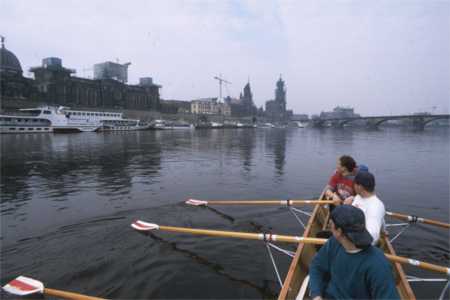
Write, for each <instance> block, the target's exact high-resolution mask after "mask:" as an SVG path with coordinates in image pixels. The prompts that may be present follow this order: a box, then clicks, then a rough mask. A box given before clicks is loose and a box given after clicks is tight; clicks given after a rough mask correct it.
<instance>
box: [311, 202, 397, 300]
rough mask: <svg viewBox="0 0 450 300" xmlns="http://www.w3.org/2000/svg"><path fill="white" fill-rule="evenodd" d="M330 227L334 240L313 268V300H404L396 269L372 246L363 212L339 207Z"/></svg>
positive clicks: (323, 251) (313, 262)
mask: <svg viewBox="0 0 450 300" xmlns="http://www.w3.org/2000/svg"><path fill="white" fill-rule="evenodd" d="M330 225H331V232H332V234H333V236H332V237H331V238H329V239H328V241H327V242H326V243H325V245H324V246H323V247H322V248H321V249H320V250H319V252H317V254H316V256H315V257H314V259H313V260H312V262H311V265H310V267H309V276H310V294H311V298H313V299H314V300H319V299H323V298H327V299H328V298H330V299H400V297H399V294H398V292H397V290H396V287H395V281H394V277H393V275H392V266H391V264H390V263H389V261H388V260H387V259H386V257H385V256H384V253H383V252H382V251H381V250H380V249H378V248H377V247H374V246H372V241H373V238H372V236H371V235H370V233H369V232H368V231H367V230H366V226H365V217H364V213H363V211H362V210H361V209H359V208H357V207H354V206H352V205H340V206H337V207H336V208H335V209H334V210H333V212H332V213H331V219H330Z"/></svg>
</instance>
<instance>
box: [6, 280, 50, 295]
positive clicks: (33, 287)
mask: <svg viewBox="0 0 450 300" xmlns="http://www.w3.org/2000/svg"><path fill="white" fill-rule="evenodd" d="M3 290H5V291H6V292H8V293H10V294H14V295H19V296H25V295H30V294H34V293H42V292H44V284H43V283H42V282H40V281H37V280H36V279H32V278H28V277H25V276H19V277H17V278H16V279H14V280H12V281H10V282H8V283H7V284H6V285H5V286H4V287H3Z"/></svg>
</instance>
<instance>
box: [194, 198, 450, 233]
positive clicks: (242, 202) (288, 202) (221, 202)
mask: <svg viewBox="0 0 450 300" xmlns="http://www.w3.org/2000/svg"><path fill="white" fill-rule="evenodd" d="M185 203H186V204H189V205H194V206H208V205H282V206H289V205H292V206H297V205H315V204H321V205H324V204H334V205H337V204H341V201H340V200H208V201H206V200H196V199H189V200H187V201H186V202H185ZM386 215H388V216H391V217H394V218H397V219H400V220H404V221H408V222H419V223H424V224H428V225H435V226H439V227H442V228H447V229H450V224H449V223H444V222H441V221H435V220H430V219H425V218H421V217H417V216H409V215H404V214H400V213H395V212H390V211H387V212H386Z"/></svg>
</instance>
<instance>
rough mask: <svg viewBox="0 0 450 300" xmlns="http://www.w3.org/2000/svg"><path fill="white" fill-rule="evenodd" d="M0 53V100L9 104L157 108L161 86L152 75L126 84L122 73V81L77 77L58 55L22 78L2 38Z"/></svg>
mask: <svg viewBox="0 0 450 300" xmlns="http://www.w3.org/2000/svg"><path fill="white" fill-rule="evenodd" d="M0 54H1V60H0V72H1V74H0V87H1V99H2V100H6V101H5V102H8V107H11V108H16V109H17V108H20V107H21V106H23V105H28V106H31V105H33V103H45V104H48V105H64V106H71V107H84V108H95V109H102V108H114V109H132V110H133V109H135V110H159V109H160V96H159V89H160V88H161V86H160V85H157V84H154V83H153V80H152V79H151V78H141V80H140V82H139V84H137V85H129V84H126V83H124V82H123V81H124V80H122V79H126V78H127V74H123V73H122V74H121V76H122V79H121V80H116V79H113V78H104V77H102V78H98V79H87V78H81V77H76V76H74V74H75V70H73V69H69V68H65V67H64V66H63V64H62V60H61V59H60V58H57V57H48V58H44V59H43V60H42V64H41V66H38V67H33V68H31V69H30V71H31V72H32V73H33V74H34V79H31V78H25V77H23V75H22V73H23V72H22V67H21V65H20V62H19V60H18V59H17V57H16V56H15V55H14V54H13V53H12V52H11V51H9V50H7V49H6V48H5V45H4V39H3V38H2V48H1V50H0ZM122 66H124V65H122ZM125 66H128V64H125ZM123 71H124V69H123V68H122V71H121V72H123ZM15 104H17V105H15Z"/></svg>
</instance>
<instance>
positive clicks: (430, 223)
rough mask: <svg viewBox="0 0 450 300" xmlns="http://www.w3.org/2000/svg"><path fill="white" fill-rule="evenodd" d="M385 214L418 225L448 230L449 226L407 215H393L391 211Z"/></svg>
mask: <svg viewBox="0 0 450 300" xmlns="http://www.w3.org/2000/svg"><path fill="white" fill-rule="evenodd" d="M386 214H387V215H388V216H391V217H394V218H397V219H400V220H404V221H416V222H420V223H424V224H429V225H436V226H439V227H443V228H447V229H450V224H449V223H444V222H440V221H435V220H430V219H425V218H420V217H416V216H409V215H404V214H399V213H395V212H391V211H387V212H386Z"/></svg>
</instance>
